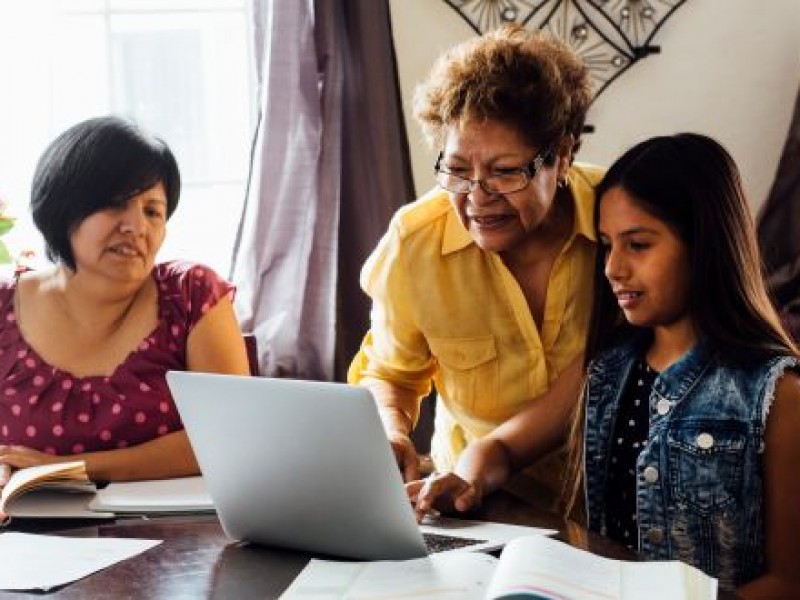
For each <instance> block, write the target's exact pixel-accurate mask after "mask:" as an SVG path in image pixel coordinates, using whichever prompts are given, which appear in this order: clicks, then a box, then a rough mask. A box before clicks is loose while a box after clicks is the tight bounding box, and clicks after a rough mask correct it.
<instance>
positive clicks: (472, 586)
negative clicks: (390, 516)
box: [281, 552, 497, 600]
mask: <svg viewBox="0 0 800 600" xmlns="http://www.w3.org/2000/svg"><path fill="white" fill-rule="evenodd" d="M496 563H497V559H496V558H494V557H492V556H489V555H488V554H482V553H479V552H461V553H454V554H442V555H433V556H430V557H427V558H417V559H413V560H401V561H376V562H337V561H326V560H316V559H312V560H311V561H310V562H309V563H308V565H307V566H306V568H305V569H303V571H302V572H301V573H300V575H299V576H298V577H297V579H295V580H294V582H293V583H292V585H291V586H289V588H288V589H287V590H286V592H284V593H283V595H281V599H282V600H312V599H313V600H334V599H336V600H338V599H341V598H346V599H348V600H401V599H403V598H410V599H411V598H413V599H415V600H418V599H421V598H426V599H430V600H483V598H484V597H485V592H486V589H487V587H488V584H489V580H490V579H491V577H492V572H493V571H494V568H495V564H496Z"/></svg>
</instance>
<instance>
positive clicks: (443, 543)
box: [422, 532, 486, 554]
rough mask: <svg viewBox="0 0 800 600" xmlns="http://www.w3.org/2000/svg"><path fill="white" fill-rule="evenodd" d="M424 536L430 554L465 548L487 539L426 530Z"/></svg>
mask: <svg viewBox="0 0 800 600" xmlns="http://www.w3.org/2000/svg"><path fill="white" fill-rule="evenodd" d="M422 538H423V540H424V541H425V547H426V548H427V549H428V554H433V553H435V552H444V551H445V550H455V549H456V548H465V547H466V546H474V545H475V544H482V543H484V542H485V541H486V540H477V539H473V538H463V537H453V536H452V535H442V534H441V533H428V532H424V533H423V534H422Z"/></svg>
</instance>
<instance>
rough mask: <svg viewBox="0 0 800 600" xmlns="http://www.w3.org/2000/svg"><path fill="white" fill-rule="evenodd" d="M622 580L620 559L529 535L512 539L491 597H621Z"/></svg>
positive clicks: (602, 599) (597, 599)
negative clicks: (605, 556)
mask: <svg viewBox="0 0 800 600" xmlns="http://www.w3.org/2000/svg"><path fill="white" fill-rule="evenodd" d="M621 579H622V574H621V565H620V562H619V561H617V560H613V559H610V558H603V557H601V556H597V555H594V554H591V553H590V552H585V551H583V550H579V549H577V548H573V547H571V546H569V545H567V544H565V543H563V542H559V541H556V540H551V539H550V538H547V537H545V536H538V535H537V536H527V537H523V538H518V539H516V540H514V541H512V542H511V543H509V544H508V545H507V546H506V547H505V549H504V550H503V553H502V555H501V556H500V562H499V564H498V565H497V569H496V570H495V574H494V578H493V580H492V585H491V586H490V587H489V591H488V598H490V599H494V598H504V597H508V596H513V595H523V596H524V595H528V596H531V597H532V598H536V597H540V598H570V599H575V600H578V599H580V600H584V599H585V600H612V599H613V600H618V599H619V598H620V589H621ZM644 597H646V598H651V596H649V595H646V596H644Z"/></svg>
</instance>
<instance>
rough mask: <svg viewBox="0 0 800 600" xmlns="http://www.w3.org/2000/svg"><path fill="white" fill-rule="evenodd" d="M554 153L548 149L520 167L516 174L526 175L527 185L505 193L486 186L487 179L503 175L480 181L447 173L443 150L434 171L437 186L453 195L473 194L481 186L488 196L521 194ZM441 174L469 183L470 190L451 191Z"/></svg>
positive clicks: (493, 176)
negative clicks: (443, 164) (441, 181)
mask: <svg viewBox="0 0 800 600" xmlns="http://www.w3.org/2000/svg"><path fill="white" fill-rule="evenodd" d="M552 153H553V149H552V148H548V149H547V150H545V151H543V152H540V153H539V154H537V155H536V156H535V157H534V158H533V160H532V161H531V162H529V163H528V164H527V165H525V166H523V167H520V168H519V169H517V170H515V172H517V173H520V174H524V175H525V177H526V181H525V185H523V186H522V187H520V188H517V189H515V190H510V191H505V192H499V191H497V190H490V189H487V188H486V185H485V184H486V180H487V179H492V178H497V177H502V175H491V176H489V177H482V178H480V179H470V178H468V177H461V176H460V175H456V174H455V173H451V172H450V171H445V170H444V169H443V168H442V165H441V162H442V159H443V158H444V150H441V151H440V152H439V157H438V158H437V159H436V164H435V165H434V166H433V171H434V173H436V185H438V186H439V187H440V188H442V189H443V190H446V191H448V192H450V193H451V194H471V193H472V192H474V191H475V189H476V188H477V187H478V186H481V189H482V190H483V191H484V192H486V193H487V194H515V193H516V192H521V191H522V190H524V189H525V188H527V187H528V186H529V185H530V184H531V181H533V178H534V177H536V174H537V173H538V172H539V170H540V169H541V168H542V166H543V165H544V163H545V161H546V160H548V159H549V158H550V157H551V156H552ZM440 173H442V174H445V175H449V176H450V177H455V178H456V179H459V180H461V181H464V182H466V183H468V184H469V188H468V189H467V190H466V191H463V192H462V191H458V190H451V189H449V188H446V187H444V186H443V185H442V184H441V183H440V182H439V174H440Z"/></svg>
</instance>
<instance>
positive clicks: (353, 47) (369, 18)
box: [316, 0, 414, 381]
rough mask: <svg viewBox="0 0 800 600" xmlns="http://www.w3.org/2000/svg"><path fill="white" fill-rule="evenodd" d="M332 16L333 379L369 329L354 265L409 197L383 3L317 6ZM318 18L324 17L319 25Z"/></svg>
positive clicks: (353, 0) (323, 1)
mask: <svg viewBox="0 0 800 600" xmlns="http://www.w3.org/2000/svg"><path fill="white" fill-rule="evenodd" d="M316 5H317V11H318V14H319V15H320V16H321V17H324V13H330V12H331V11H336V12H338V13H339V17H338V20H339V23H340V26H341V28H342V29H341V31H340V35H339V36H338V39H339V43H340V48H341V59H342V64H343V74H344V79H343V90H342V134H341V139H342V149H341V161H342V169H341V205H340V216H339V261H338V266H339V277H338V283H337V287H338V290H337V291H338V307H337V335H336V360H335V372H336V378H337V379H338V380H340V381H343V380H344V378H345V374H346V372H347V366H348V365H349V363H350V360H351V359H352V357H353V356H354V355H355V353H356V351H357V350H358V347H359V344H360V343H361V338H362V337H363V336H364V334H365V333H366V331H367V329H368V328H369V310H370V302H369V298H367V296H366V295H365V294H364V293H363V292H362V290H361V288H360V286H359V280H358V279H359V273H360V271H361V265H362V264H363V263H364V260H365V259H366V258H367V256H368V255H369V253H370V252H371V251H372V249H373V248H374V247H375V245H376V244H377V242H378V240H379V239H380V236H381V235H382V234H383V232H384V231H385V230H386V227H387V225H388V224H389V220H390V218H391V216H392V214H393V213H394V211H395V210H397V208H398V207H400V206H401V205H403V204H404V203H406V202H408V201H409V200H412V199H413V197H414V182H413V176H412V173H411V160H410V158H409V151H408V141H407V138H406V129H405V123H404V119H403V112H402V103H401V99H400V92H399V83H398V76H397V64H396V60H395V54H394V44H393V41H392V27H391V16H390V13H389V3H388V0H342V1H340V2H331V1H330V0H317V3H316ZM323 20H324V19H323Z"/></svg>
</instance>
